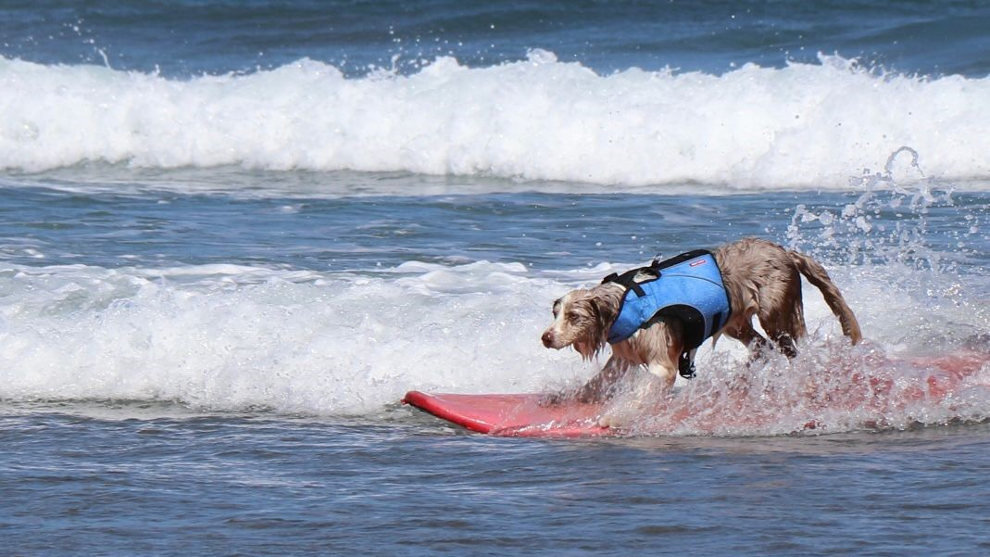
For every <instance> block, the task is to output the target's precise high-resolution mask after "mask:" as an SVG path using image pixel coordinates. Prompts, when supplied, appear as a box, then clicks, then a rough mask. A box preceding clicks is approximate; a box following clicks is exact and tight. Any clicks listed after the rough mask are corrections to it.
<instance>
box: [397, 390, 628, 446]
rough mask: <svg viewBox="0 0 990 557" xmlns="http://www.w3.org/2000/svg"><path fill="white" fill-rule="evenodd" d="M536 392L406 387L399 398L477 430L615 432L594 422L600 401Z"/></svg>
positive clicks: (508, 433) (559, 434)
mask: <svg viewBox="0 0 990 557" xmlns="http://www.w3.org/2000/svg"><path fill="white" fill-rule="evenodd" d="M542 398H543V395H540V394H518V395H515V394H508V395H492V394H487V395H458V394H427V393H423V392H419V391H410V392H408V393H406V396H405V397H404V398H403V399H402V402H404V403H406V404H408V405H410V406H415V407H416V408H419V409H420V410H423V411H424V412H428V413H430V414H433V415H434V416H436V417H438V418H441V419H443V420H447V421H448V422H452V423H454V424H457V425H459V426H462V427H465V428H467V429H469V430H471V431H476V432H478V433H487V434H489V435H501V436H511V437H593V436H602V435H616V434H618V433H619V432H617V431H615V430H612V429H609V428H607V427H603V426H601V425H599V424H598V416H599V415H600V414H601V409H602V407H601V405H598V404H581V403H568V404H561V405H545V404H541V403H540V400H541V399H542Z"/></svg>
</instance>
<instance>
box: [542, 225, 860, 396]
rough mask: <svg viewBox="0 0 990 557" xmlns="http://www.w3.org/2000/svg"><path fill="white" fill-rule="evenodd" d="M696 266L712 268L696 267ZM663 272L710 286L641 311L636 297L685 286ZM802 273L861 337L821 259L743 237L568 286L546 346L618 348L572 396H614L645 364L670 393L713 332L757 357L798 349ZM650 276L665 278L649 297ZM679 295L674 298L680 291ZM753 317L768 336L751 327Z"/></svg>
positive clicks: (848, 331)
mask: <svg viewBox="0 0 990 557" xmlns="http://www.w3.org/2000/svg"><path fill="white" fill-rule="evenodd" d="M706 265H707V268H706ZM716 265H717V268H716V267H715V266H716ZM695 269H702V271H703V272H704V273H707V274H705V275H697V274H696V273H697V272H698V271H696V270H695ZM692 273H694V274H692ZM665 275H669V276H671V277H677V276H680V278H679V279H678V280H680V281H681V283H682V284H687V285H688V290H690V289H694V288H700V289H702V290H705V292H704V293H703V294H702V295H701V297H702V298H705V300H702V301H700V302H695V301H692V300H686V301H679V300H677V299H672V300H667V301H668V302H672V304H671V305H670V306H669V307H668V308H665V309H663V310H661V311H658V312H656V313H654V314H649V312H652V311H653V309H652V308H649V309H646V310H643V309H642V308H638V309H637V307H635V306H634V304H636V303H638V301H639V300H640V299H645V298H648V297H650V296H655V295H659V294H656V292H658V291H663V290H664V289H666V290H670V291H680V290H684V288H682V285H678V284H676V283H671V284H674V286H672V287H670V288H667V287H661V286H659V284H660V281H659V277H663V276H665ZM801 275H804V276H805V277H807V279H808V281H809V282H810V283H811V284H813V285H815V286H816V287H817V288H818V289H819V290H820V291H821V292H822V294H823V296H824V298H825V302H826V303H827V304H828V306H829V308H831V310H832V312H833V313H834V314H835V316H836V317H837V318H838V319H839V323H840V324H841V326H842V332H843V334H844V335H845V336H847V337H849V339H850V340H851V341H852V344H856V343H858V342H859V341H860V340H862V338H863V337H862V333H861V332H860V327H859V322H858V321H857V320H856V316H855V315H854V314H853V311H852V309H850V308H849V305H848V304H846V301H845V299H844V298H843V297H842V293H841V292H839V289H838V288H837V287H836V286H835V284H834V283H833V282H832V280H831V278H829V276H828V273H827V272H825V269H824V268H823V267H822V266H821V265H820V264H819V263H818V262H817V261H815V260H814V259H812V258H811V257H808V256H807V255H802V254H800V253H798V252H796V251H791V250H787V249H785V248H784V247H782V246H780V245H778V244H775V243H773V242H769V241H767V240H762V239H759V238H743V239H742V240H739V241H736V242H732V243H729V244H724V245H721V246H719V247H717V248H715V249H714V250H712V251H711V252H707V251H702V250H698V251H696V252H689V253H686V254H682V255H681V256H679V257H677V258H673V259H671V260H668V261H667V262H654V265H652V266H651V267H644V268H641V269H634V270H632V271H629V272H627V273H624V274H623V275H622V276H621V277H620V276H618V275H610V276H609V277H606V279H605V280H604V281H603V282H602V284H600V285H598V286H595V287H593V288H590V289H578V290H574V291H571V292H569V293H567V294H566V295H564V296H563V297H562V298H560V299H558V300H556V301H555V302H554V304H553V316H554V320H553V323H551V324H550V326H549V327H548V328H547V329H546V330H545V331H544V332H543V336H542V341H543V345H544V346H546V347H547V348H553V349H557V350H560V349H562V348H565V347H567V346H572V347H573V348H574V349H575V350H577V352H578V353H579V354H581V356H582V357H583V358H584V359H591V358H593V357H595V356H596V355H598V354H599V353H600V352H601V351H602V350H603V349H604V348H605V346H606V345H610V346H611V348H612V356H611V357H610V358H609V359H608V361H607V362H606V364H605V366H604V367H603V368H602V370H601V372H600V373H598V374H597V375H596V376H595V377H593V378H592V379H591V380H590V381H588V382H587V383H586V384H585V385H584V386H583V387H581V388H580V389H579V390H578V391H577V393H576V394H575V395H574V398H576V399H577V400H578V401H581V402H600V401H603V400H605V399H608V398H610V397H611V396H612V395H613V394H614V387H615V385H616V383H617V382H618V381H619V379H621V378H622V377H623V376H624V375H625V373H626V371H627V370H629V369H630V368H632V367H637V366H646V369H647V370H648V371H649V372H650V373H651V374H652V375H653V376H656V377H657V378H659V379H660V382H661V386H660V388H661V389H662V390H663V392H668V393H669V392H670V390H671V388H672V387H673V384H674V381H675V379H676V375H677V373H678V372H679V371H680V372H681V374H682V375H685V376H691V375H693V369H694V363H693V357H694V349H696V348H697V346H698V345H700V344H701V343H702V342H704V340H706V339H707V338H712V339H713V340H712V343H713V346H714V343H715V342H716V341H717V340H718V338H719V337H720V336H721V335H723V334H725V335H728V336H730V337H733V338H735V339H738V340H739V341H741V342H742V343H743V344H745V345H746V346H748V347H749V348H750V350H751V353H752V354H753V356H751V357H752V358H755V357H756V356H757V355H759V354H760V353H762V351H763V350H764V349H766V348H771V349H776V350H779V351H780V352H781V353H783V354H784V355H786V356H787V357H789V358H793V357H794V356H796V355H797V347H796V345H795V342H796V341H798V340H799V339H801V338H802V337H803V336H805V334H806V332H807V331H806V328H805V322H804V305H803V303H802V301H801ZM670 280H673V278H671V279H670ZM651 282H655V283H656V284H657V285H658V286H657V287H656V288H655V289H654V291H652V292H651V293H650V294H649V296H644V294H645V292H644V291H643V289H644V288H645V287H646V286H648V284H649V283H651ZM719 282H720V283H721V284H719ZM692 285H696V286H692ZM631 291H635V292H631ZM675 294H676V293H675ZM675 294H671V296H674V298H676V297H677V296H676V295H675ZM664 303H666V302H664ZM636 311H639V312H640V314H642V316H645V317H646V319H645V320H643V321H642V323H639V321H640V320H641V318H633V319H632V321H631V323H632V325H630V320H629V317H628V316H627V315H626V314H627V313H630V312H636ZM644 311H645V312H646V313H645V314H644V313H643V312H644ZM706 312H707V313H709V314H710V315H705V313H706ZM753 316H756V317H757V318H758V319H759V321H760V325H761V326H762V327H763V330H764V331H765V332H766V333H767V335H769V337H770V338H769V339H767V338H765V337H764V336H762V335H761V334H760V333H758V332H757V331H756V330H755V329H754V328H753ZM616 329H625V330H624V331H617V330H616ZM632 329H634V330H632ZM630 330H632V331H631V332H630ZM699 337H700V338H699Z"/></svg>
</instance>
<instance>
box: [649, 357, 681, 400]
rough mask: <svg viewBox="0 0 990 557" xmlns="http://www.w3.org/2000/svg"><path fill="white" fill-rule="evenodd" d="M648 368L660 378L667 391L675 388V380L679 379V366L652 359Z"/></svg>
mask: <svg viewBox="0 0 990 557" xmlns="http://www.w3.org/2000/svg"><path fill="white" fill-rule="evenodd" d="M646 369H647V370H649V372H650V373H652V374H653V375H655V376H657V377H659V378H660V381H661V382H662V386H663V388H664V390H665V392H668V393H669V392H670V390H671V389H673V388H674V381H675V380H676V379H677V367H676V366H674V365H671V363H670V362H658V361H652V362H650V363H649V364H647V366H646Z"/></svg>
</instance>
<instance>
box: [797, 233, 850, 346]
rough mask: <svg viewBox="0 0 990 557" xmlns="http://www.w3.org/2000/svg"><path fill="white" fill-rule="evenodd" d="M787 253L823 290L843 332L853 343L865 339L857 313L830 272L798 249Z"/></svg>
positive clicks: (806, 275)
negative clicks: (855, 313)
mask: <svg viewBox="0 0 990 557" xmlns="http://www.w3.org/2000/svg"><path fill="white" fill-rule="evenodd" d="M787 253H788V254H789V255H790V256H791V261H793V262H794V265H796V266H797V268H798V270H799V271H800V272H801V274H802V275H804V276H805V277H807V278H808V282H810V283H811V284H814V285H815V286H816V287H818V289H819V290H821V292H822V295H823V296H824V297H825V303H826V304H828V307H830V308H832V313H834V314H835V316H836V317H838V318H839V323H840V324H841V325H842V332H843V334H845V335H846V336H847V337H849V338H850V340H852V343H853V344H856V343H858V342H859V341H861V340H863V333H862V332H860V330H859V321H856V315H854V314H853V311H852V309H850V308H849V305H848V304H846V300H845V298H843V297H842V293H841V292H839V288H838V287H837V286H835V283H833V282H832V279H831V278H829V276H828V273H827V272H825V268H824V267H822V266H821V264H820V263H818V262H817V261H815V260H814V259H812V258H810V257H808V256H807V255H803V254H800V253H798V252H796V251H788V252H787Z"/></svg>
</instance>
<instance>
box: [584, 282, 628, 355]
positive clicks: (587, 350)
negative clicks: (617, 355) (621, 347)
mask: <svg viewBox="0 0 990 557" xmlns="http://www.w3.org/2000/svg"><path fill="white" fill-rule="evenodd" d="M592 292H593V293H592V295H591V296H589V297H588V298H586V299H584V300H581V302H580V304H581V312H582V313H583V314H584V315H586V316H587V319H586V323H587V328H586V329H585V331H584V336H583V338H581V339H580V340H578V341H577V342H575V343H574V349H575V350H577V351H578V353H580V354H581V356H583V357H585V358H592V357H594V356H596V355H597V354H598V352H600V351H601V350H602V349H603V348H605V345H606V344H608V330H609V328H611V327H612V323H613V322H615V318H616V316H617V315H618V307H617V304H616V303H615V301H614V300H612V299H611V298H610V297H609V296H603V295H602V294H603V292H601V291H597V292H595V291H592Z"/></svg>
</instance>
